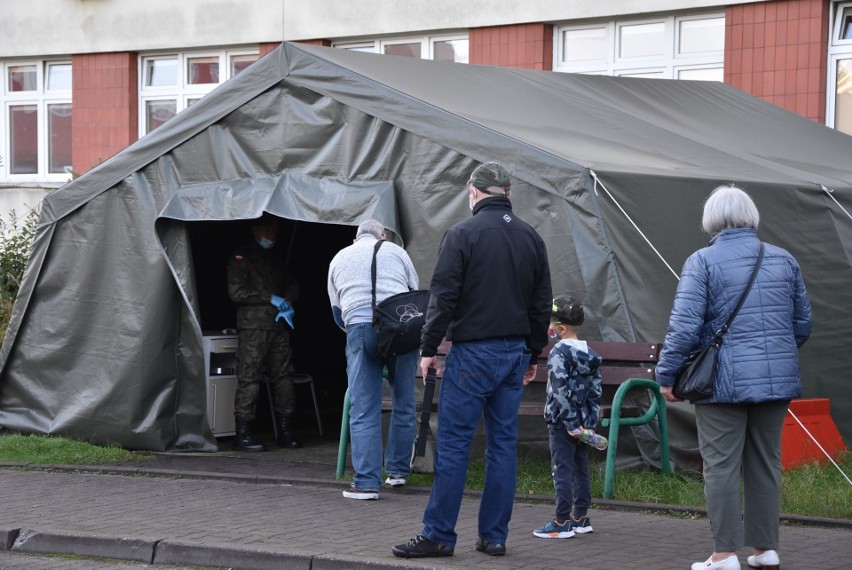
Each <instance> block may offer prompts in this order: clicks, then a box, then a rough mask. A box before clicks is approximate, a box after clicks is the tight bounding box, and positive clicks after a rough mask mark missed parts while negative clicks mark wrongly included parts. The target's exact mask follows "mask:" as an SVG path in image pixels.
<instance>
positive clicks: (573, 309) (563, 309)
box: [550, 296, 586, 327]
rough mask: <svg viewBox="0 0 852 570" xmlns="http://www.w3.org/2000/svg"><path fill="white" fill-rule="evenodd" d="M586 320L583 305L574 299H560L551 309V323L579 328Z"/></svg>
mask: <svg viewBox="0 0 852 570" xmlns="http://www.w3.org/2000/svg"><path fill="white" fill-rule="evenodd" d="M585 320H586V314H585V311H584V310H583V304H582V303H580V301H578V300H577V299H575V298H574V297H571V296H568V297H558V298H556V299H554V300H553V306H552V307H551V308H550V322H553V323H564V324H566V325H569V326H572V327H578V326H580V325H582V324H583V321H585Z"/></svg>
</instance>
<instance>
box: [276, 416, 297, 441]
mask: <svg viewBox="0 0 852 570" xmlns="http://www.w3.org/2000/svg"><path fill="white" fill-rule="evenodd" d="M278 445H280V446H281V447H289V448H290V449H297V448H299V447H302V444H301V443H299V442H298V441H296V435H295V434H294V433H293V419H292V418H288V417H287V416H281V423H280V424H278Z"/></svg>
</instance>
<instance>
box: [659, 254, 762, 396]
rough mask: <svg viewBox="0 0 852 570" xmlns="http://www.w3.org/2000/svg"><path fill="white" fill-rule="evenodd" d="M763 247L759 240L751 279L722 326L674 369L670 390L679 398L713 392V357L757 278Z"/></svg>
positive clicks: (715, 355)
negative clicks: (676, 369)
mask: <svg viewBox="0 0 852 570" xmlns="http://www.w3.org/2000/svg"><path fill="white" fill-rule="evenodd" d="M763 249H764V247H763V243H761V244H760V252H759V253H758V254H757V263H756V264H755V266H754V271H752V272H751V279H750V280H749V282H748V286H747V287H746V290H745V291H744V292H743V296H742V297H740V302H739V303H737V306H736V308H734V312H732V313H731V316H730V317H728V320H727V322H726V323H725V324H724V325H722V328H721V329H719V330H718V331H716V334H715V335H714V336H713V339H712V340H711V341H710V344H708V345H707V346H706V347H704V349H703V350H697V351H694V352H692V353H691V354H690V355H689V358H687V359H686V362H684V363H683V366H682V367H681V369H680V371H679V372H678V373H677V380H675V384H674V387H673V388H672V393H673V394H674V395H675V396H676V397H678V398H680V399H681V400H689V401H690V402H697V401H700V400H704V399H706V398H709V397H710V396H712V395H713V388H714V387H715V384H716V360H717V359H718V358H719V350H720V349H721V348H722V340H723V338H724V336H725V333H727V332H728V329H729V328H731V323H732V322H734V317H736V316H737V313H739V312H740V308H741V307H742V306H743V303H745V300H746V297H748V294H749V291H751V286H752V285H754V280H755V279H756V278H757V270H758V269H760V264H761V262H762V261H763Z"/></svg>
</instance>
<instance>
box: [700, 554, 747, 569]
mask: <svg viewBox="0 0 852 570" xmlns="http://www.w3.org/2000/svg"><path fill="white" fill-rule="evenodd" d="M740 568H742V567H741V566H740V560H739V558H737V555H736V554H734V555H733V556H728V557H727V558H725V559H724V560H720V561H719V562H713V556H712V555H711V556H710V558H708V559H707V561H706V562H696V563H694V564H693V565H692V570H740Z"/></svg>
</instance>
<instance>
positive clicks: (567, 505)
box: [549, 427, 592, 522]
mask: <svg viewBox="0 0 852 570" xmlns="http://www.w3.org/2000/svg"><path fill="white" fill-rule="evenodd" d="M549 431H550V469H551V474H552V475H553V487H554V488H555V490H556V517H555V518H556V520H558V521H559V522H562V521H566V520H568V517H570V516H571V515H573V516H574V517H575V518H580V517H582V516H585V515H586V514H587V513H588V512H589V507H590V506H591V504H592V483H591V480H590V479H589V451H588V446H587V445H586V444H585V443H581V442H580V441H578V440H576V439H574V438H573V437H571V436H570V435H568V431H567V430H565V428H553V427H551V428H550V430H549Z"/></svg>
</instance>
